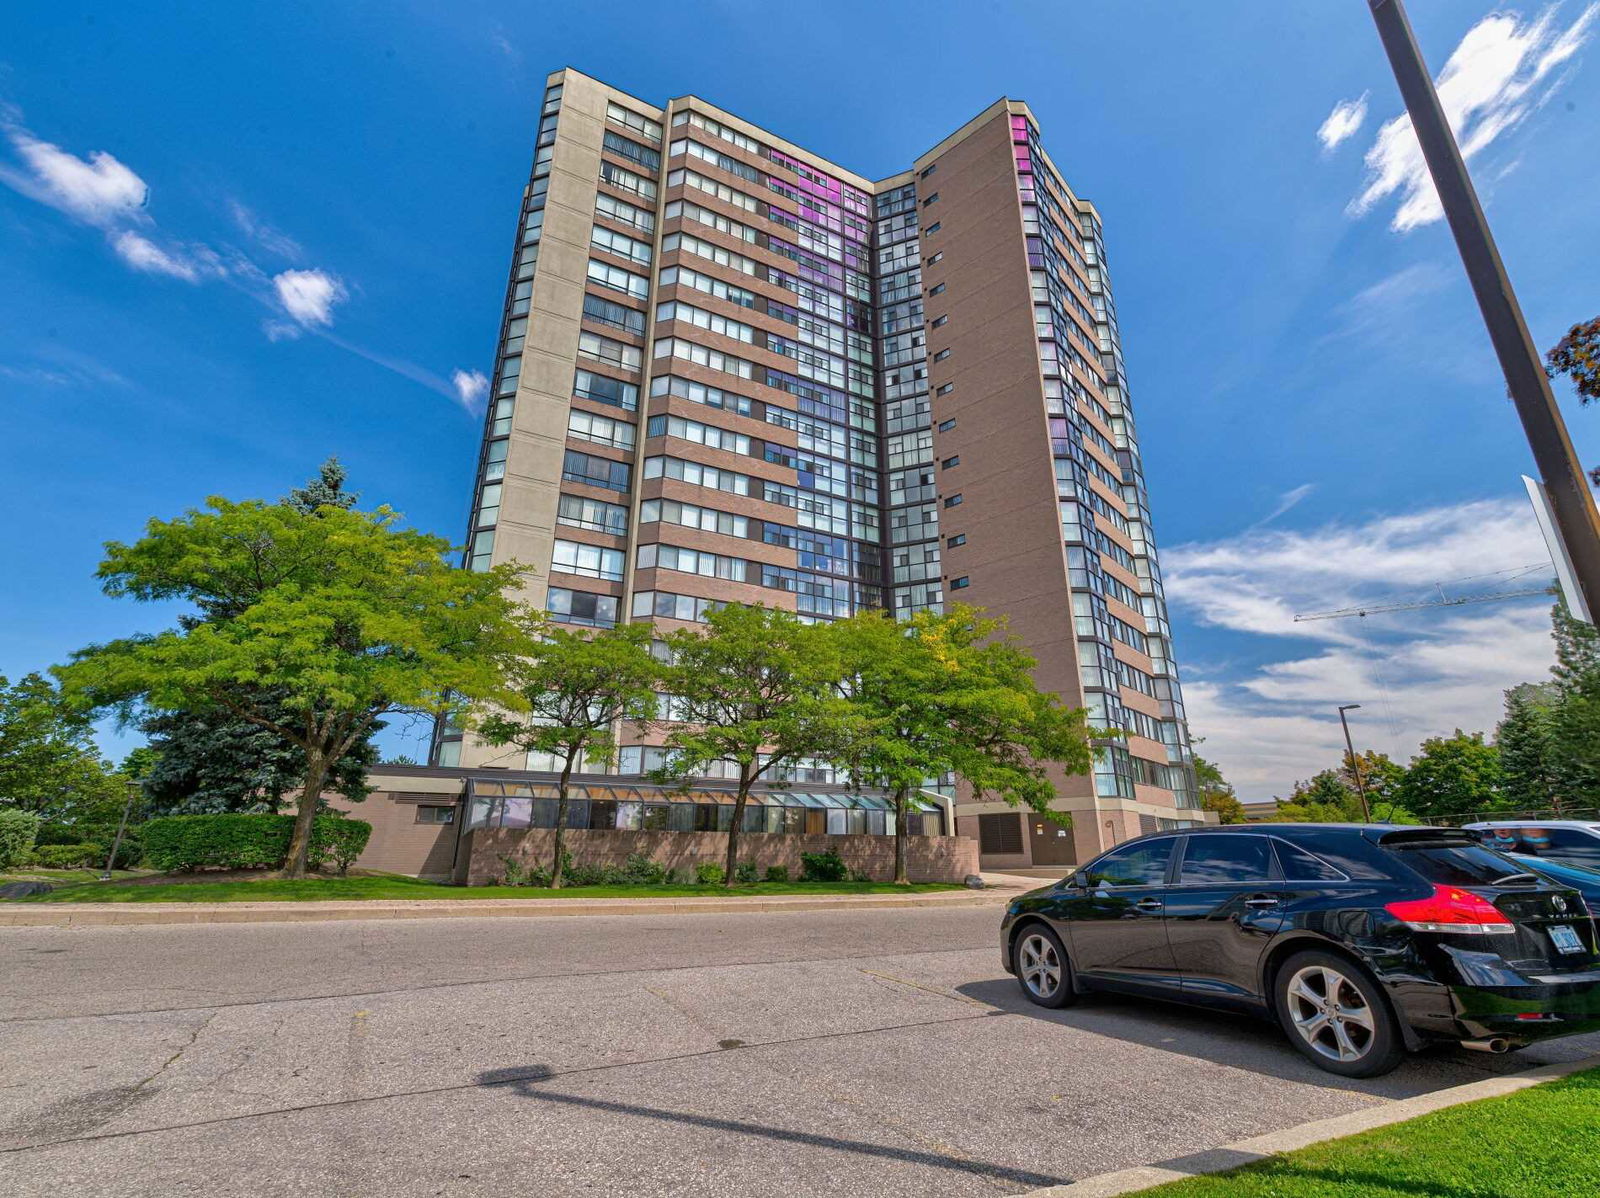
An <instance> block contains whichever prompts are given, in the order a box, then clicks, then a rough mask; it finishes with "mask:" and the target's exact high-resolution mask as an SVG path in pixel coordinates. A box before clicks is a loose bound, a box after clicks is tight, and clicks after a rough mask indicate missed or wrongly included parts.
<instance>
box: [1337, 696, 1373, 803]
mask: <svg viewBox="0 0 1600 1198" xmlns="http://www.w3.org/2000/svg"><path fill="white" fill-rule="evenodd" d="M1360 706H1361V704H1359V703H1346V704H1345V705H1344V706H1343V707H1341V708H1339V723H1340V724H1342V725H1343V726H1344V748H1345V752H1347V753H1348V754H1349V755H1350V758H1349V760H1350V773H1351V775H1352V776H1354V778H1355V780H1356V794H1357V795H1359V796H1360V797H1361V819H1362V822H1363V823H1368V824H1370V823H1371V822H1372V808H1371V807H1369V806H1367V784H1366V782H1365V781H1364V780H1363V779H1362V777H1361V763H1360V762H1359V761H1357V760H1356V747H1355V745H1354V743H1352V742H1351V740H1350V721H1349V720H1347V719H1345V718H1344V713H1345V712H1347V711H1355V710H1356V709H1357V708H1358V707H1360Z"/></svg>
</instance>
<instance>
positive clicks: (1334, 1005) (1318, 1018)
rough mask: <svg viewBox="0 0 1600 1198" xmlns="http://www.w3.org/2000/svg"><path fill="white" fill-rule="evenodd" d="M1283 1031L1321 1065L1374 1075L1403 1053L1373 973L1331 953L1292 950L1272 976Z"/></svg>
mask: <svg viewBox="0 0 1600 1198" xmlns="http://www.w3.org/2000/svg"><path fill="white" fill-rule="evenodd" d="M1272 989H1273V1004H1272V1005H1273V1009H1274V1012H1275V1013H1276V1014H1277V1016H1278V1023H1279V1024H1280V1025H1281V1026H1282V1028H1283V1031H1284V1035H1286V1036H1288V1037H1289V1042H1290V1043H1291V1044H1293V1045H1294V1046H1295V1047H1296V1048H1298V1049H1299V1050H1300V1052H1301V1053H1302V1054H1304V1055H1305V1056H1306V1057H1307V1058H1309V1059H1310V1060H1311V1062H1312V1063H1313V1064H1315V1065H1316V1066H1317V1067H1318V1068H1320V1069H1326V1070H1327V1071H1328V1072H1329V1073H1337V1074H1339V1075H1340V1076H1341V1077H1377V1076H1378V1075H1379V1074H1382V1073H1388V1072H1389V1071H1390V1070H1391V1069H1393V1068H1394V1067H1395V1066H1396V1065H1398V1064H1399V1063H1400V1062H1401V1060H1402V1059H1403V1058H1404V1057H1405V1045H1404V1043H1403V1042H1402V1040H1401V1037H1400V1025H1399V1024H1398V1023H1397V1022H1396V1021H1395V1017H1394V1013H1393V1011H1391V1010H1390V1009H1389V1003H1388V1000H1387V999H1385V998H1384V996H1383V991H1382V990H1381V989H1380V988H1379V986H1378V983H1377V982H1376V981H1374V980H1373V978H1372V976H1371V975H1370V974H1369V973H1368V972H1367V971H1366V970H1365V969H1362V968H1361V967H1360V966H1359V965H1357V964H1355V963H1354V962H1353V961H1350V960H1349V959H1347V958H1345V957H1341V956H1336V955H1334V954H1333V953H1324V952H1302V953H1296V954H1294V956H1292V957H1290V958H1289V959H1288V960H1287V961H1285V962H1284V963H1283V966H1282V967H1281V968H1280V969H1279V970H1278V973H1277V977H1276V978H1275V979H1274V980H1273V986H1272Z"/></svg>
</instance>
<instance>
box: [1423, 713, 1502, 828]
mask: <svg viewBox="0 0 1600 1198" xmlns="http://www.w3.org/2000/svg"><path fill="white" fill-rule="evenodd" d="M1500 783H1501V769H1500V752H1499V750H1498V749H1496V748H1495V747H1494V746H1493V745H1491V744H1486V743H1485V742H1484V739H1483V733H1481V732H1472V733H1467V732H1463V731H1461V729H1459V728H1457V729H1456V731H1455V735H1454V736H1435V737H1431V738H1429V739H1428V740H1425V741H1423V742H1422V748H1421V751H1420V752H1419V753H1418V754H1417V755H1416V756H1415V757H1413V758H1412V759H1411V766H1410V768H1409V769H1407V770H1406V776H1405V781H1403V782H1402V783H1401V784H1400V798H1401V801H1402V802H1403V803H1404V804H1405V806H1406V807H1408V808H1409V809H1410V810H1412V811H1414V812H1416V813H1417V814H1418V815H1420V816H1422V817H1423V818H1424V819H1438V818H1441V817H1446V816H1467V815H1483V814H1487V813H1489V812H1492V811H1495V810H1497V809H1498V808H1499V807H1500V806H1501V805H1502V802H1503V798H1502V795H1501V792H1500Z"/></svg>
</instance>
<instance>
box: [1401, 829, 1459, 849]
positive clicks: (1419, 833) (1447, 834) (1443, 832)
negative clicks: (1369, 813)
mask: <svg viewBox="0 0 1600 1198" xmlns="http://www.w3.org/2000/svg"><path fill="white" fill-rule="evenodd" d="M1376 839H1377V843H1379V844H1381V845H1387V846H1389V847H1390V848H1406V847H1407V846H1420V845H1440V846H1453V845H1461V844H1478V843H1480V842H1479V841H1478V840H1477V838H1476V837H1474V836H1473V835H1472V833H1471V832H1464V831H1462V830H1461V829H1460V828H1394V829H1392V830H1390V831H1387V832H1381V833H1379V834H1378V836H1377V838H1376Z"/></svg>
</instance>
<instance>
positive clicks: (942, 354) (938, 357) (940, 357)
mask: <svg viewBox="0 0 1600 1198" xmlns="http://www.w3.org/2000/svg"><path fill="white" fill-rule="evenodd" d="M949 356H950V351H949V350H948V349H941V350H940V351H939V352H938V353H936V354H934V355H933V360H934V361H935V362H943V361H944V360H945V359H946V358H948V357H949Z"/></svg>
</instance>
